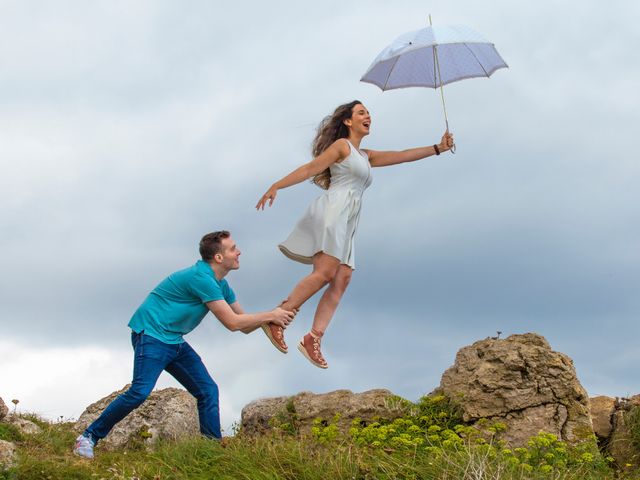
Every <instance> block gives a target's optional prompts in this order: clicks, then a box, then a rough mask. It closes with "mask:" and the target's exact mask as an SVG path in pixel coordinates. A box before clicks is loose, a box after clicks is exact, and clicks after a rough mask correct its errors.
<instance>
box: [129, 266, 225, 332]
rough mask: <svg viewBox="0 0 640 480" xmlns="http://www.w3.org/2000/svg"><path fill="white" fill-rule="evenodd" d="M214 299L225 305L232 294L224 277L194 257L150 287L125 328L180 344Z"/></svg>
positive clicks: (198, 323) (203, 315)
mask: <svg viewBox="0 0 640 480" xmlns="http://www.w3.org/2000/svg"><path fill="white" fill-rule="evenodd" d="M214 300H226V301H227V303H228V304H229V305H231V304H232V303H234V302H235V301H236V296H235V294H234V293H233V290H231V287H230V286H229V284H228V283H227V281H226V280H225V279H222V280H217V279H216V276H215V274H214V273H213V270H212V269H211V266H209V264H208V263H206V262H204V261H202V260H198V261H197V262H196V263H195V265H193V266H191V267H189V268H185V269H184V270H180V271H178V272H175V273H172V274H171V275H169V276H168V277H167V278H165V279H164V280H163V281H162V282H160V284H159V285H158V286H157V287H156V288H154V289H153V291H152V292H151V293H150V294H149V296H148V297H147V298H146V300H145V301H144V302H143V303H142V305H140V307H138V310H136V312H135V313H134V314H133V317H131V320H130V321H129V327H131V329H132V330H133V331H134V332H136V333H140V332H141V331H143V330H144V333H145V334H147V335H150V336H152V337H154V338H157V339H158V340H160V341H161V342H165V343H172V344H175V343H182V342H184V339H183V338H182V336H183V335H186V334H187V333H189V332H190V331H191V330H193V329H194V328H196V327H197V326H198V325H200V322H201V321H202V319H203V318H204V317H205V315H206V314H207V312H208V311H209V309H208V308H207V306H206V305H205V303H207V302H212V301H214Z"/></svg>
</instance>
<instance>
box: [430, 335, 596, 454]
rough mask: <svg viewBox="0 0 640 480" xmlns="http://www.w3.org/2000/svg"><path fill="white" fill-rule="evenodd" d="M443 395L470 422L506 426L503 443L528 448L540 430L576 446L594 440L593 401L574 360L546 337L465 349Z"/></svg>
mask: <svg viewBox="0 0 640 480" xmlns="http://www.w3.org/2000/svg"><path fill="white" fill-rule="evenodd" d="M439 390H440V391H441V392H442V393H443V394H444V395H446V396H447V397H449V398H451V399H452V400H454V401H455V402H456V403H458V404H459V405H460V408H461V410H462V414H463V419H464V421H466V422H470V423H475V422H476V421H478V420H480V419H482V418H487V419H490V420H494V421H499V422H503V423H505V424H506V425H507V431H506V432H504V434H503V437H502V438H503V439H504V440H506V441H507V442H508V443H509V444H511V445H512V446H524V445H525V444H526V442H527V440H528V439H529V438H530V437H531V436H532V435H535V434H537V433H538V432H539V431H545V432H548V433H552V434H555V435H557V437H558V438H559V439H561V440H564V441H567V442H570V443H575V442H577V441H580V440H582V439H586V438H591V437H592V435H593V427H592V424H591V419H590V417H589V398H588V397H587V393H586V391H585V390H584V388H582V385H580V382H579V381H578V379H577V376H576V372H575V369H574V367H573V362H572V361H571V359H570V358H569V357H568V356H566V355H564V354H562V353H558V352H554V351H553V350H551V347H550V346H549V343H548V342H547V341H546V339H545V338H544V337H542V336H540V335H537V334H534V333H526V334H522V335H511V336H510V337H507V338H505V339H495V338H487V339H485V340H480V341H478V342H475V343H474V344H473V345H470V346H467V347H464V348H462V349H460V350H459V351H458V353H457V355H456V360H455V363H454V365H453V366H452V367H451V368H449V369H448V370H447V371H445V372H444V374H443V375H442V379H441V382H440V388H439Z"/></svg>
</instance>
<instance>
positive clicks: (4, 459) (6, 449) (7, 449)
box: [0, 440, 16, 470]
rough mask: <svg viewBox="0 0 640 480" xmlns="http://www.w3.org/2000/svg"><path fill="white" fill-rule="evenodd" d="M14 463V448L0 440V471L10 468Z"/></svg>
mask: <svg viewBox="0 0 640 480" xmlns="http://www.w3.org/2000/svg"><path fill="white" fill-rule="evenodd" d="M15 462H16V446H15V445H14V444H13V443H11V442H7V441H5V440H0V470H1V469H6V468H11V467H13V466H14V465H15Z"/></svg>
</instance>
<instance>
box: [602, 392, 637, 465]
mask: <svg viewBox="0 0 640 480" xmlns="http://www.w3.org/2000/svg"><path fill="white" fill-rule="evenodd" d="M638 425H640V395H634V396H633V397H631V398H622V399H620V400H619V401H618V402H616V410H615V412H614V414H613V421H612V430H613V431H612V433H611V436H610V438H609V441H608V442H607V450H608V452H609V455H611V456H612V457H613V459H614V460H615V461H616V464H617V465H618V466H619V467H621V468H624V467H625V465H627V464H632V465H634V466H637V465H638V460H640V452H639V451H638V447H637V446H636V445H634V439H633V434H632V428H631V427H632V426H635V427H636V429H637V426H638Z"/></svg>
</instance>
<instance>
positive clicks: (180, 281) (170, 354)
mask: <svg viewBox="0 0 640 480" xmlns="http://www.w3.org/2000/svg"><path fill="white" fill-rule="evenodd" d="M200 255H201V256H202V260H198V261H197V262H196V264H195V265H193V266H191V267H189V268H186V269H184V270H180V271H178V272H175V273H173V274H171V275H169V276H168V277H167V278H166V279H164V280H163V281H162V282H160V284H159V285H158V286H157V287H156V288H155V289H154V290H153V291H152V292H151V293H150V294H149V296H148V297H147V298H146V300H145V301H144V302H143V303H142V305H141V306H140V307H139V308H138V310H136V312H135V313H134V314H133V317H132V318H131V321H130V322H129V327H131V330H132V331H131V343H132V345H133V349H134V361H133V381H132V383H131V387H130V388H129V390H127V391H126V392H124V393H123V394H122V395H120V396H119V397H118V398H116V399H115V400H114V401H113V402H111V403H110V404H109V406H107V408H106V409H105V410H104V412H102V414H101V415H100V417H99V418H98V419H97V420H95V421H94V422H93V423H92V424H91V425H89V427H88V428H87V429H86V430H85V431H84V433H83V434H82V435H80V436H79V437H78V438H77V439H76V444H75V447H74V449H73V451H74V453H75V454H77V455H80V456H81V457H85V458H93V447H94V446H95V445H96V443H97V442H98V441H99V440H100V439H102V438H104V437H106V436H107V434H108V433H109V432H110V431H111V429H112V428H113V426H114V425H115V424H116V423H118V422H119V421H120V420H122V419H123V418H124V417H126V416H127V415H128V414H129V413H130V412H131V411H132V410H134V409H135V408H137V407H138V406H140V405H141V404H142V402H144V401H145V399H146V398H147V397H148V396H149V394H150V393H151V390H153V387H154V386H155V384H156V381H157V380H158V377H159V376H160V373H162V371H163V370H166V371H167V372H169V373H170V374H171V375H172V376H173V377H175V379H176V380H178V381H179V382H180V383H181V384H182V385H184V387H185V388H186V389H187V390H188V391H189V393H191V394H192V395H193V396H194V397H195V398H196V399H197V401H198V414H199V417H200V431H201V432H202V434H203V435H205V436H206V437H210V438H220V437H221V432H220V410H219V405H218V386H217V385H216V383H215V382H214V381H213V379H212V378H211V376H210V375H209V373H208V372H207V369H206V368H205V366H204V364H203V363H202V360H201V359H200V357H199V356H198V354H197V353H196V352H195V351H194V350H193V349H192V348H191V346H190V345H189V344H188V343H187V342H185V341H184V339H183V338H182V336H183V335H185V334H187V333H189V332H191V331H192V330H193V329H194V328H196V327H197V326H198V325H199V324H200V322H201V321H202V319H203V318H204V317H205V315H206V314H207V312H208V311H211V312H212V313H213V314H214V315H215V316H216V318H217V319H218V320H220V322H221V323H222V324H223V325H224V326H225V327H227V328H228V329H229V330H231V331H238V330H239V331H241V332H244V333H250V332H252V331H253V330H255V329H256V328H259V327H261V326H262V325H266V324H268V323H273V324H275V325H279V326H281V327H282V328H286V327H287V326H288V325H289V323H290V322H291V321H292V320H293V317H294V316H295V312H289V311H286V310H283V309H281V308H279V307H278V308H275V309H273V310H271V311H270V312H262V313H254V314H249V313H244V311H243V310H242V307H241V306H240V304H239V303H238V302H237V301H236V296H235V294H234V293H233V290H232V289H231V287H230V286H229V284H228V283H227V281H226V280H225V279H224V277H225V276H226V275H227V274H228V273H229V272H230V271H231V270H237V269H238V268H240V262H239V257H240V250H239V249H238V247H237V246H236V244H235V242H234V241H233V240H232V239H231V234H230V233H229V232H227V231H219V232H213V233H208V234H207V235H205V236H204V237H202V240H201V241H200Z"/></svg>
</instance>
